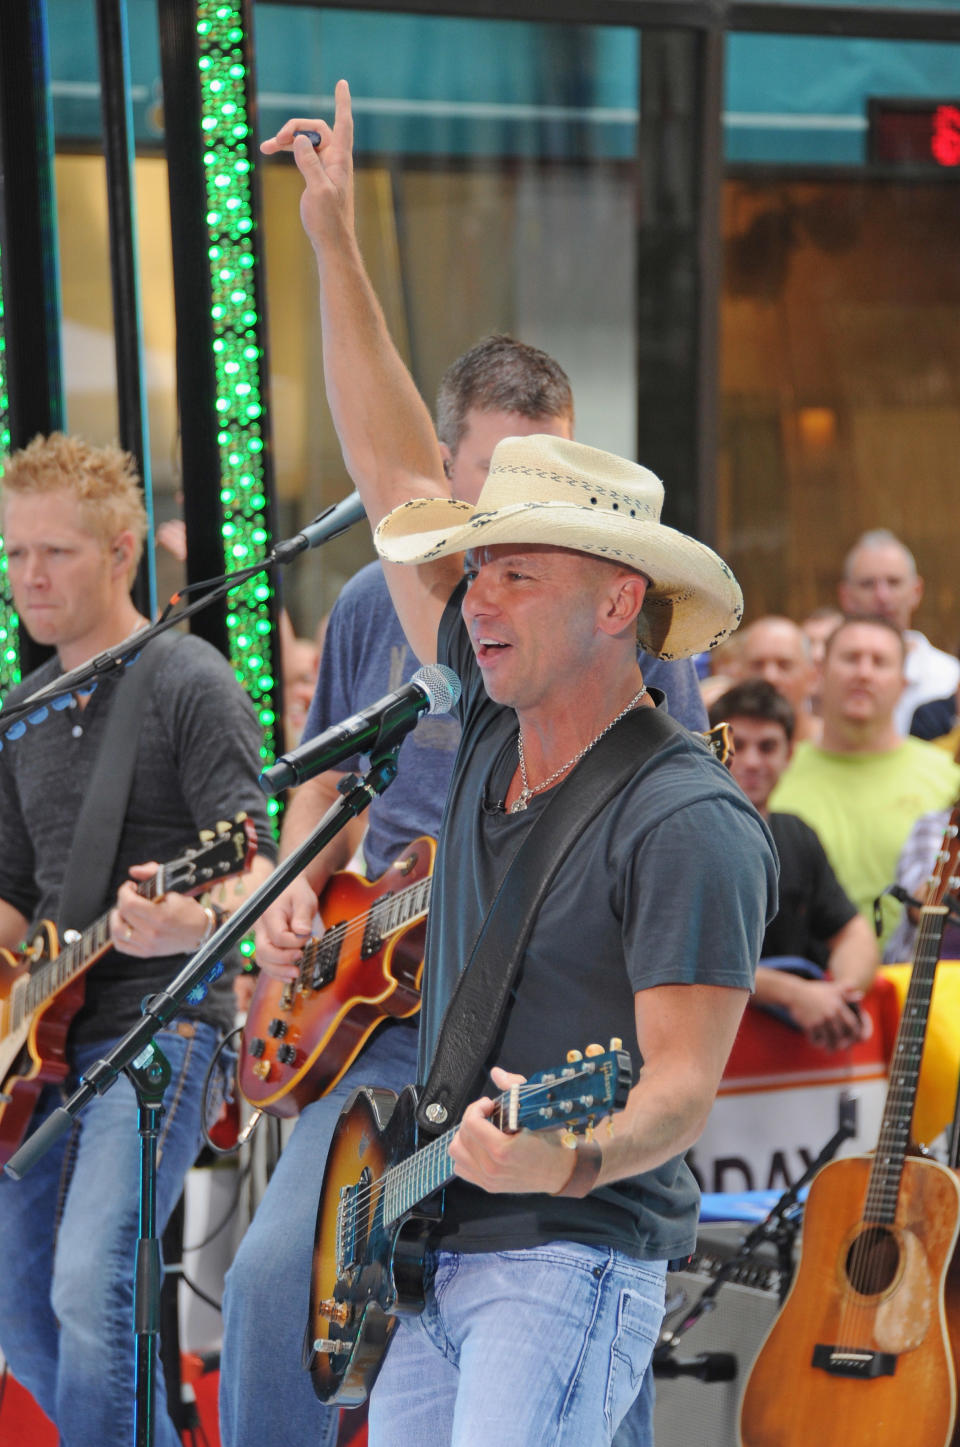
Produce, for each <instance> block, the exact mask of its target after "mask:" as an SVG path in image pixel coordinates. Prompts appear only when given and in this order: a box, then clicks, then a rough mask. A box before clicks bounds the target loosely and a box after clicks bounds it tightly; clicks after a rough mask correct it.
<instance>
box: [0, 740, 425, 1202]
mask: <svg viewBox="0 0 960 1447" xmlns="http://www.w3.org/2000/svg"><path fill="white" fill-rule="evenodd" d="M397 747H398V746H397V744H394V745H393V747H392V748H389V749H385V750H383V751H381V752H380V753H379V754H377V755H376V756H375V757H374V758H373V759H371V765H370V768H369V770H368V771H367V773H366V774H365V775H364V777H363V779H358V778H357V777H356V775H353V776H352V780H353V782H352V785H350V786H348V789H347V791H346V792H345V793H344V796H343V798H342V799H338V800H337V802H336V803H335V804H334V805H333V806H332V807H331V808H330V809H328V811H327V813H326V814H325V815H324V817H323V818H322V819H321V821H320V823H319V824H318V825H317V827H316V829H315V830H314V831H313V833H312V834H311V835H310V836H309V838H307V839H305V840H304V841H303V843H302V844H301V845H300V846H299V847H298V848H297V849H295V850H294V851H293V853H292V854H290V855H288V856H287V858H286V859H284V860H283V861H282V862H281V863H280V864H278V865H277V867H276V869H275V870H274V871H273V873H272V874H271V875H270V876H269V878H267V879H266V880H264V882H263V884H261V885H260V886H259V888H257V889H255V890H254V891H253V893H252V894H251V895H249V896H248V897H247V898H246V899H245V900H244V902H243V903H242V904H241V905H240V907H239V908H238V909H236V910H234V912H233V914H231V915H230V917H229V919H226V920H224V922H223V924H222V925H221V926H220V928H219V929H217V930H215V931H214V932H213V934H212V935H211V936H210V938H209V939H208V940H207V941H206V943H205V944H202V945H201V946H200V948H199V950H198V951H197V953H196V954H195V955H194V956H193V958H192V959H191V960H190V961H188V963H187V964H186V965H184V967H183V969H182V970H181V971H180V973H179V975H177V976H176V978H175V979H174V980H172V981H171V983H170V984H169V985H168V986H167V988H166V989H165V990H161V991H160V993H159V994H157V995H153V996H152V997H151V998H150V999H149V1000H148V1001H147V1002H146V1004H145V1005H144V1012H143V1018H142V1019H141V1020H138V1022H137V1024H136V1025H134V1026H133V1027H132V1029H130V1030H128V1031H127V1033H126V1035H124V1037H123V1039H122V1040H120V1041H118V1042H117V1044H116V1045H115V1046H114V1047H113V1049H112V1050H111V1051H109V1052H108V1054H107V1055H105V1056H104V1057H103V1059H102V1060H97V1061H95V1062H94V1064H93V1065H92V1066H91V1067H90V1069H89V1070H87V1071H86V1072H85V1074H84V1076H83V1083H82V1084H81V1085H80V1086H79V1087H78V1088H77V1089H76V1090H75V1091H74V1092H73V1094H72V1095H71V1096H70V1098H69V1100H67V1101H65V1102H64V1104H63V1105H62V1106H59V1107H58V1109H57V1110H55V1111H54V1112H53V1113H52V1114H51V1115H49V1116H48V1117H47V1119H46V1120H45V1121H44V1122H43V1124H42V1125H40V1126H39V1127H38V1128H37V1129H36V1130H35V1131H34V1132H33V1134H32V1135H31V1136H29V1137H28V1138H27V1140H25V1141H24V1143H23V1145H21V1146H20V1148H19V1150H17V1151H15V1152H14V1153H13V1155H12V1156H11V1157H10V1159H9V1160H8V1161H7V1164H6V1166H5V1167H4V1169H5V1170H6V1172H7V1174H8V1175H10V1176H13V1177H14V1179H15V1180H19V1179H20V1177H21V1176H23V1175H24V1174H25V1173H26V1172H27V1171H28V1170H29V1169H30V1167H31V1166H32V1165H34V1163H35V1162H36V1161H38V1160H39V1159H40V1157H41V1156H42V1155H44V1154H45V1152H46V1151H47V1150H49V1148H50V1147H51V1146H52V1145H53V1143H54V1141H56V1140H59V1138H60V1137H61V1136H62V1135H64V1134H65V1133H66V1132H67V1131H68V1130H69V1129H70V1127H71V1125H72V1124H73V1120H74V1117H75V1116H76V1115H78V1114H79V1113H80V1111H81V1110H83V1109H84V1107H85V1106H87V1105H88V1104H89V1103H90V1101H91V1100H92V1099H93V1097H94V1095H103V1094H104V1093H105V1092H106V1091H107V1090H109V1088H110V1086H111V1085H112V1084H113V1082H114V1081H115V1080H116V1078H117V1076H118V1075H119V1074H120V1072H121V1071H122V1070H125V1069H126V1068H127V1066H133V1067H137V1066H139V1065H141V1064H142V1063H143V1061H144V1060H147V1059H149V1055H150V1051H151V1050H152V1046H151V1041H152V1039H153V1036H154V1034H155V1032H156V1031H157V1030H158V1029H160V1027H161V1026H163V1025H166V1024H167V1022H168V1021H169V1020H170V1019H172V1017H173V1016H174V1015H175V1014H176V1012H177V1010H178V1009H179V1008H180V1006H181V1005H182V1004H183V1003H184V1001H185V1000H186V998H187V996H188V995H189V994H190V991H191V990H193V989H195V988H196V987H197V986H198V985H199V984H200V983H201V982H202V981H203V980H204V979H206V977H207V975H208V974H209V973H210V971H211V969H212V968H213V966H214V965H215V964H216V963H217V961H218V960H220V959H222V958H223V956H224V955H225V954H226V953H227V951H228V950H229V949H230V948H231V947H232V946H233V945H235V944H237V943H238V941H239V940H241V939H242V938H243V936H244V935H245V934H246V933H247V931H248V930H249V928H250V926H251V925H252V924H253V923H254V921H255V920H257V919H259V917H260V915H261V914H262V913H263V911H264V910H265V909H266V907H267V905H268V904H272V903H273V901H274V900H275V899H276V898H277V896H278V895H279V894H282V893H283V891H284V890H285V889H286V887H287V885H288V884H289V883H290V881H291V880H292V879H294V878H295V877H296V876H297V875H298V874H299V873H300V872H301V871H302V870H303V869H305V868H306V866H307V865H308V864H309V863H310V861H311V859H313V858H314V856H315V855H317V854H319V852H320V850H321V849H323V848H324V847H325V846H326V845H327V844H329V843H330V841H331V839H333V838H334V837H335V836H336V835H337V834H338V833H339V832H340V830H341V829H342V828H343V827H344V826H345V825H346V823H347V821H348V820H350V819H353V818H355V817H356V816H357V815H358V814H361V813H362V812H363V810H364V809H366V808H367V806H368V805H369V804H370V803H371V802H372V800H373V799H374V798H376V796H377V795H378V794H382V793H383V791H384V789H386V788H387V787H388V785H389V784H391V783H392V782H393V780H394V778H395V777H396V773H397Z"/></svg>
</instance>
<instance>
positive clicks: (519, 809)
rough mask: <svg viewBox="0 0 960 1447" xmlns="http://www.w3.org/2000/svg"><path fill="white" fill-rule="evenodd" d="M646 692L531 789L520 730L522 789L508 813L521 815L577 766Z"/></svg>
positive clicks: (519, 750)
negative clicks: (532, 800)
mask: <svg viewBox="0 0 960 1447" xmlns="http://www.w3.org/2000/svg"><path fill="white" fill-rule="evenodd" d="M646 691H647V685H646V684H644V685H643V687H642V688H641V690H640V692H639V693H637V694H634V696H633V698H632V699H631V700H630V702H629V703H628V704H626V705H625V706H624V707H623V708H622V709H621V710H620V712H619V713H618V714H617V716H616V718H612V719H611V720H610V722H609V723H608V724H607V725H606V726H605V727H604V728H602V729H601V730H600V732H599V733H598V734H595V735H594V737H593V738H592V739H591V740H590V742H589V743H588V744H584V746H583V748H582V749H581V750H580V752H579V753H578V754H574V756H573V758H572V759H571V760H570V761H569V763H566V764H564V765H563V767H562V768H560V769H554V771H553V773H552V774H550V776H549V777H548V778H546V779H544V781H543V783H542V784H536V785H534V787H533V788H532V789H531V787H530V785H529V784H528V783H527V761H526V759H525V758H524V757H523V730H522V729H521V730H520V731H519V733H518V734H517V754H518V756H519V759H520V783H521V786H522V787H521V789H520V792H519V794H518V795H517V797H516V798H515V799H514V801H513V803H512V804H511V805H510V813H511V814H522V813H523V811H524V809H525V808H526V807H527V805H528V804H529V803H530V800H531V799H532V798H533V796H534V794H541V793H542V792H543V790H544V789H549V787H550V785H551V784H552V783H553V782H554V780H555V779H559V778H560V775H561V774H565V773H566V772H567V770H568V769H572V768H573V766H574V764H579V762H580V760H581V759H582V758H583V756H584V754H588V753H589V752H590V750H591V749H592V748H593V746H594V744H598V743H599V742H600V740H601V739H602V738H603V736H604V734H608V733H609V732H610V730H611V729H612V728H613V726H614V724H616V723H619V722H620V720H621V719H622V718H623V716H624V714H627V713H629V712H630V710H631V709H632V708H635V707H636V706H637V704H638V703H639V702H640V700H641V699H642V698H643V695H644V694H645V693H646Z"/></svg>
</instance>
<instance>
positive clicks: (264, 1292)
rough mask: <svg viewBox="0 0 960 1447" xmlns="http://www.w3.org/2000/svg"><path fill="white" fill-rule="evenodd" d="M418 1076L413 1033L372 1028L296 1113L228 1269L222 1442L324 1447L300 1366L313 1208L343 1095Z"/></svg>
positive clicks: (396, 1085) (324, 1418) (328, 1445)
mask: <svg viewBox="0 0 960 1447" xmlns="http://www.w3.org/2000/svg"><path fill="white" fill-rule="evenodd" d="M416 1078H417V1032H416V1029H415V1028H412V1027H410V1026H405V1025H392V1026H387V1027H386V1028H384V1029H381V1030H380V1031H378V1032H377V1033H376V1034H375V1035H374V1036H373V1038H372V1040H371V1041H370V1044H369V1045H368V1046H367V1048H366V1049H365V1050H364V1052H363V1054H362V1055H361V1056H360V1059H359V1060H358V1061H357V1062H356V1064H355V1065H354V1066H353V1067H352V1068H351V1069H350V1070H348V1071H347V1073H346V1075H345V1076H344V1077H343V1079H342V1080H341V1081H340V1082H339V1083H338V1084H337V1085H335V1086H334V1088H333V1090H331V1091H330V1093H329V1095H325V1096H323V1097H322V1098H321V1099H320V1100H316V1101H314V1102H313V1104H312V1105H309V1106H307V1108H306V1110H305V1111H303V1112H302V1113H301V1115H300V1118H299V1120H298V1121H297V1124H296V1126H295V1127H294V1130H293V1134H292V1135H291V1137H290V1139H289V1141H288V1142H287V1145H286V1146H285V1147H284V1149H283V1151H282V1152H281V1154H280V1160H279V1162H278V1164H277V1168H276V1170H275V1171H274V1173H273V1175H272V1176H271V1178H270V1184H269V1185H268V1187H267V1189H266V1192H265V1193H264V1196H263V1199H262V1200H261V1202H260V1204H259V1206H258V1207H257V1212H256V1215H255V1216H254V1218H253V1220H252V1222H251V1223H250V1226H249V1228H248V1229H247V1232H246V1234H245V1236H244V1238H243V1240H242V1241H241V1243H240V1248H239V1250H238V1252H237V1255H236V1258H235V1259H234V1262H233V1265H232V1266H231V1268H230V1271H229V1273H228V1275H227V1282H226V1290H225V1292H224V1301H223V1350H222V1353H221V1357H220V1440H221V1442H222V1443H223V1447H253V1444H257V1443H260V1444H269V1443H273V1442H280V1441H283V1442H291V1443H297V1444H301V1443H302V1444H304V1447H307V1444H309V1447H332V1444H333V1443H334V1442H336V1439H337V1425H338V1421H339V1416H340V1413H339V1410H338V1409H337V1408H335V1407H324V1406H323V1405H322V1403H320V1402H319V1401H318V1400H317V1398H316V1396H315V1394H314V1390H313V1384H312V1382H311V1379H310V1374H309V1372H307V1371H305V1370H304V1368H303V1366H302V1365H301V1351H302V1347H303V1334H304V1331H305V1329H306V1325H307V1317H308V1314H309V1305H310V1276H311V1264H312V1261H313V1237H314V1232H315V1229H316V1224H317V1204H318V1202H319V1200H320V1187H321V1185H322V1183H323V1171H324V1166H325V1165H326V1160H327V1152H328V1151H329V1149H330V1141H331V1139H332V1138H333V1132H334V1128H335V1126H336V1124H337V1119H338V1117H339V1115H340V1111H341V1109H342V1107H343V1104H344V1101H345V1100H346V1099H347V1096H348V1095H350V1093H351V1091H353V1090H355V1089H356V1087H357V1086H358V1085H376V1086H386V1087H388V1088H389V1089H391V1090H396V1091H399V1090H401V1089H402V1088H403V1086H405V1085H409V1083H410V1082H411V1081H412V1080H416Z"/></svg>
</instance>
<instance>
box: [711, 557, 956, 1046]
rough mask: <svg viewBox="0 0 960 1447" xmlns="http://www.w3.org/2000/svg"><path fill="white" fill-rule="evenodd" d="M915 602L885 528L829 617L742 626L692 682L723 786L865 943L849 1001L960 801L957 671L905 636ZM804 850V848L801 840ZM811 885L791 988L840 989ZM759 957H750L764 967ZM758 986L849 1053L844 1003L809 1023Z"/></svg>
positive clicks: (781, 986) (908, 919) (791, 1002)
mask: <svg viewBox="0 0 960 1447" xmlns="http://www.w3.org/2000/svg"><path fill="white" fill-rule="evenodd" d="M922 597H923V579H922V577H921V576H920V574H919V572H918V569H917V566H916V562H915V559H914V557H913V555H912V553H911V552H910V550H909V549H908V548H907V547H906V545H905V544H904V543H903V542H902V541H901V540H900V539H899V538H897V537H896V536H895V535H894V534H893V533H891V532H889V531H887V530H886V529H875V530H872V531H870V532H867V533H864V534H863V535H862V536H861V537H860V538H859V539H858V540H857V541H856V542H855V543H854V545H853V547H852V548H851V549H850V551H849V553H848V554H847V557H846V559H845V562H844V566H843V570H842V575H841V577H840V579H839V580H838V585H837V601H836V604H834V603H832V602H830V603H827V604H825V605H824V606H822V607H819V608H817V609H816V610H815V611H814V612H813V613H811V614H810V615H809V617H807V618H804V619H799V620H793V619H790V618H785V617H779V616H766V617H759V618H754V619H753V620H752V621H750V622H748V624H747V625H746V626H745V627H744V628H742V629H741V630H740V632H739V634H738V635H736V636H735V641H734V642H733V644H732V646H729V645H728V646H727V647H726V648H725V650H724V653H723V655H722V657H720V658H719V659H717V660H715V661H711V668H712V670H713V671H712V672H711V673H710V675H709V676H707V677H705V678H704V679H703V681H702V687H703V692H704V697H705V700H706V702H707V705H708V708H709V710H710V717H711V721H713V722H716V721H718V720H720V719H723V720H725V721H726V722H728V723H729V724H730V726H731V729H732V733H733V742H734V748H735V749H736V748H737V747H738V746H739V748H740V750H741V753H740V757H739V760H738V759H737V756H736V755H735V756H734V761H733V763H732V765H731V768H732V771H733V773H734V775H735V777H737V778H738V780H739V782H740V783H741V785H742V787H744V788H745V790H746V792H747V793H748V795H749V796H750V797H751V798H752V799H753V802H754V803H755V804H756V805H757V807H758V808H760V809H761V811H762V812H763V813H764V814H765V815H766V816H767V818H768V820H773V821H775V823H776V829H777V830H779V835H780V837H781V838H782V839H783V841H784V842H783V845H782V848H781V853H783V852H784V850H786V851H787V855H788V858H787V859H786V860H785V861H784V862H783V868H784V875H785V877H786V878H788V880H789V879H790V878H791V877H792V876H793V875H794V874H795V873H796V870H795V867H794V866H795V860H794V859H793V857H792V855H793V852H794V851H795V849H797V848H799V847H800V845H799V843H798V837H797V835H796V834H795V833H788V829H787V825H786V824H785V822H784V817H785V816H792V817H793V818H794V819H799V820H802V821H803V823H804V824H805V825H806V826H808V829H809V830H812V831H813V832H814V834H815V836H816V839H817V840H818V841H819V844H820V845H821V846H822V849H823V852H824V855H825V859H824V860H823V864H825V865H826V867H827V869H828V870H829V872H830V876H831V878H832V880H833V884H835V885H836V887H837V888H838V889H839V890H840V893H841V895H842V896H845V897H847V898H848V900H849V901H850V902H851V905H850V907H851V910H853V909H854V908H855V910H856V911H857V912H859V916H860V917H861V918H862V919H863V920H864V921H866V922H867V924H868V925H869V927H870V930H871V933H872V932H873V931H874V928H876V932H877V935H878V940H879V953H877V954H876V955H875V957H874V960H873V963H872V965H870V966H869V967H867V966H865V964H864V957H861V959H860V960H859V962H858V964H857V967H856V970H855V978H856V984H857V986H858V988H863V987H864V986H865V984H868V983H869V979H870V974H871V972H872V970H873V969H875V968H876V966H877V964H878V963H879V960H880V958H882V959H883V960H884V961H890V962H893V961H896V962H900V961H907V962H909V961H910V959H911V956H912V947H913V940H914V936H915V925H916V917H917V912H916V908H915V907H914V906H912V905H909V904H906V905H904V904H901V903H900V902H899V901H898V900H897V899H896V898H895V897H894V896H893V895H892V894H891V893H890V892H889V891H890V887H891V886H892V885H900V886H902V887H903V889H905V890H906V891H907V892H908V894H909V895H910V896H911V898H913V899H917V898H921V899H922V896H923V890H924V885H925V881H926V879H927V878H928V877H929V875H930V873H931V871H932V868H933V865H934V862H935V859H936V854H937V851H938V849H939V848H940V845H941V841H942V838H943V831H944V828H945V827H946V825H947V823H948V821H949V817H950V812H951V809H952V807H953V805H954V804H955V803H957V802H958V801H960V725H958V712H960V661H958V658H957V657H956V656H954V655H952V654H950V653H947V652H944V651H943V650H941V649H940V648H937V647H935V646H934V645H933V643H931V642H930V640H929V639H928V638H927V637H926V636H925V635H924V634H923V633H921V632H920V631H918V630H917V629H915V628H914V627H913V626H912V623H913V617H914V614H915V612H916V610H917V608H918V606H919V604H920V602H921V599H922ZM756 681H761V683H762V686H761V687H760V688H759V691H758V689H757V688H756V687H755V686H754V684H755V683H756ZM776 700H780V701H781V703H782V706H778V703H777V702H776ZM763 750H765V751H766V752H765V753H764V752H763ZM790 827H791V828H795V826H790ZM778 842H780V840H779V838H778ZM803 846H804V848H806V847H809V840H808V839H807V837H806V835H804V837H803ZM807 872H808V873H809V871H807ZM816 876H817V880H818V881H819V884H818V886H817V887H818V889H820V888H821V887H822V888H823V889H825V891H826V897H829V899H830V901H831V903H830V908H829V910H826V912H825V913H824V918H823V922H821V928H820V931H819V935H818V936H817V939H815V940H814V939H808V940H807V942H806V945H805V946H804V947H802V948H801V947H800V945H799V944H798V942H797V940H796V939H794V940H793V942H792V945H791V948H790V950H789V951H788V953H789V954H790V955H791V956H793V955H796V954H799V955H801V956H803V957H804V958H805V959H806V961H807V963H808V964H809V965H810V966H811V967H812V968H811V970H809V971H808V972H807V973H806V975H805V976H804V974H803V972H802V971H801V970H800V969H799V967H798V966H797V962H796V960H795V959H792V960H788V961H787V964H788V968H789V969H790V970H791V973H793V974H794V975H795V976H796V978H797V979H799V978H804V979H805V980H810V979H816V980H820V979H824V978H825V979H827V980H832V981H833V984H834V987H835V991H836V987H837V986H838V985H839V984H843V983H845V981H844V977H843V975H842V974H841V973H839V972H838V971H837V970H836V969H835V966H834V961H833V959H832V956H831V941H832V939H833V935H832V934H831V931H835V928H836V926H837V923H838V921H840V922H841V923H842V921H843V918H844V908H843V907H842V906H841V905H839V904H838V896H837V895H836V894H835V893H834V892H833V885H829V886H824V885H823V882H822V881H823V874H822V868H821V865H820V863H819V862H818V867H817V871H816ZM811 888H812V884H811ZM795 905H796V902H795V901H794V902H793V904H792V905H791V907H792V908H795ZM811 908H812V906H811ZM813 919H814V916H811V917H810V919H808V920H807V924H808V925H809V924H810V923H811V920H813ZM813 934H817V931H816V930H814V931H813ZM794 946H796V948H794ZM772 953H773V951H772V950H771V951H768V950H767V948H766V947H765V950H764V954H765V955H767V954H772ZM777 953H782V951H778V952H777ZM941 953H942V955H943V957H944V958H960V927H957V926H956V925H953V924H948V925H947V927H946V930H945V932H944V937H943V942H942V945H941ZM781 963H782V962H781V961H779V960H775V961H774V964H775V965H779V964H781ZM846 983H849V982H846ZM760 984H761V985H762V987H763V995H764V996H765V997H766V999H767V1000H768V1002H769V1001H776V1002H778V1003H779V1005H780V1007H781V1009H783V1010H785V1011H786V1012H787V1013H788V1014H791V1015H792V1016H793V1018H794V1023H795V1024H796V1025H797V1027H798V1028H805V1029H806V1030H807V1033H808V1034H809V1035H810V1038H811V1039H813V1040H815V1041H816V1042H817V1043H821V1044H825V1045H828V1046H830V1045H837V1044H842V1043H845V1042H846V1041H847V1040H848V1037H849V1031H850V1030H851V1029H852V1025H851V1020H852V1018H853V1015H855V1013H856V1011H855V1010H854V1011H853V1013H852V1014H851V1011H850V1009H849V1006H851V1005H853V1006H855V1005H856V1003H857V1000H856V998H855V997H854V996H853V995H852V994H851V995H850V998H849V999H847V1000H846V1001H845V1004H846V1006H847V1007H848V1008H847V1009H845V1010H844V1009H842V1008H841V1006H840V1004H839V1003H838V1002H839V999H840V997H839V994H837V995H836V998H835V999H834V1000H833V1001H830V1000H828V999H827V997H826V996H825V995H824V996H823V999H822V1000H820V1001H819V1002H818V1003H819V1004H820V1005H821V1006H822V1008H821V1009H816V1008H814V1009H811V1007H810V1000H811V999H816V998H817V996H816V993H815V992H812V991H804V989H803V988H802V987H799V986H798V985H797V983H796V979H792V980H789V981H781V982H777V983H775V984H774V985H771V983H770V975H769V972H768V970H767V969H766V968H765V969H763V970H761V974H760ZM759 995H760V990H759V989H758V997H759ZM828 1005H832V1006H833V1007H834V1008H832V1010H831V1009H828V1008H827V1006H828Z"/></svg>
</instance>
